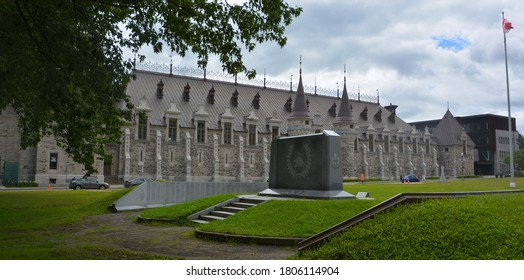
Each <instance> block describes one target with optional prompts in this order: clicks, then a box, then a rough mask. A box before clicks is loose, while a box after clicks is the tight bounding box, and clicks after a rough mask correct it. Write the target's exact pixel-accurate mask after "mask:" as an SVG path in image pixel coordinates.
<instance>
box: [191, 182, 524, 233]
mask: <svg viewBox="0 0 524 280" xmlns="http://www.w3.org/2000/svg"><path fill="white" fill-rule="evenodd" d="M523 184H524V179H521V178H518V180H517V186H522V185H523ZM344 189H345V190H346V191H347V192H349V193H352V194H357V193H358V192H363V191H365V192H369V193H370V196H371V197H372V198H375V200H371V201H368V200H355V199H351V200H334V201H333V200H327V201H323V200H317V201H313V200H309V201H308V200H293V201H280V200H274V201H270V202H267V203H264V204H262V205H260V206H257V207H254V208H252V209H249V210H248V211H243V212H241V213H239V214H237V215H235V216H233V217H231V218H228V219H225V220H222V221H215V222H212V223H209V224H205V225H201V226H199V227H198V228H199V229H202V230H204V231H212V232H221V233H229V234H238V235H255V236H274V237H302V238H306V237H309V236H311V235H313V234H316V233H318V232H321V231H322V230H324V229H326V228H329V227H331V226H333V225H336V224H337V223H340V222H342V221H344V220H346V219H348V218H350V217H352V216H354V215H356V214H358V213H360V212H362V211H364V210H366V209H368V208H370V207H371V206H373V205H375V204H377V203H380V202H382V201H384V200H386V199H389V198H391V197H393V196H395V195H397V194H399V193H406V192H463V191H487V190H508V189H510V188H509V179H470V180H455V181H448V182H445V183H440V182H425V183H417V184H401V183H400V182H399V183H396V182H395V183H365V184H345V185H344Z"/></svg>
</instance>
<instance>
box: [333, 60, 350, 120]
mask: <svg viewBox="0 0 524 280" xmlns="http://www.w3.org/2000/svg"><path fill="white" fill-rule="evenodd" d="M335 122H336V123H340V122H347V123H350V124H354V123H355V120H354V119H353V116H352V113H351V105H350V104H349V96H348V90H347V87H346V68H345V67H344V89H343V90H342V100H341V101H340V109H339V110H338V115H337V118H336V120H335Z"/></svg>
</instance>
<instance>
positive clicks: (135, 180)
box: [124, 178, 153, 188]
mask: <svg viewBox="0 0 524 280" xmlns="http://www.w3.org/2000/svg"><path fill="white" fill-rule="evenodd" d="M145 182H153V180H152V179H147V178H133V179H131V180H127V181H125V182H124V187H126V188H129V187H132V186H138V185H141V184H142V183H145Z"/></svg>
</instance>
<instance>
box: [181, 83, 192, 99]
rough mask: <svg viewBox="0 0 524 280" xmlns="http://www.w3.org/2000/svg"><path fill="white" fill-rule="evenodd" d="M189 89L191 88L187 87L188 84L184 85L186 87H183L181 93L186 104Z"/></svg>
mask: <svg viewBox="0 0 524 280" xmlns="http://www.w3.org/2000/svg"><path fill="white" fill-rule="evenodd" d="M190 89H191V87H190V86H189V83H187V84H186V86H185V87H184V91H183V92H182V97H183V98H184V101H186V102H189V99H190V97H189V90H190Z"/></svg>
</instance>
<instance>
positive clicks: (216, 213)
mask: <svg viewBox="0 0 524 280" xmlns="http://www.w3.org/2000/svg"><path fill="white" fill-rule="evenodd" d="M265 201H266V200H264V199H256V198H237V199H234V200H231V201H229V202H228V203H226V204H223V205H222V204H219V205H215V206H214V207H212V208H210V209H206V210H205V211H202V212H199V213H197V214H196V215H194V216H193V217H190V219H191V220H192V221H193V222H195V223H198V224H207V223H209V222H212V221H217V220H224V219H226V218H228V217H231V216H233V215H235V214H236V213H239V212H242V211H244V210H246V209H248V208H251V207H254V206H257V205H259V204H260V203H263V202H265Z"/></svg>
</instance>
